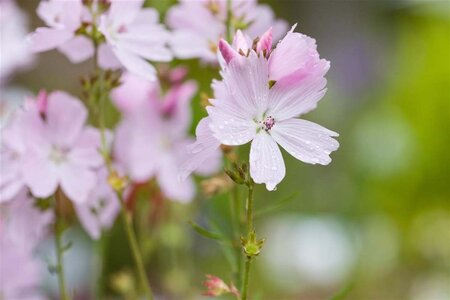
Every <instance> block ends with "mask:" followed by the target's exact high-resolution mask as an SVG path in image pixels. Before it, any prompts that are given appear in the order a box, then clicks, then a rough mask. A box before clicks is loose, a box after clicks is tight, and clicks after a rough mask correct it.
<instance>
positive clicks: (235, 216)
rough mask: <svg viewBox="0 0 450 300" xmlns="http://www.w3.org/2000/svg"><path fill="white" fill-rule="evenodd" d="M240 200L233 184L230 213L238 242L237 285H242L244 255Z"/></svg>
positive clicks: (235, 276) (234, 236)
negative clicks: (241, 235)
mask: <svg viewBox="0 0 450 300" xmlns="http://www.w3.org/2000/svg"><path fill="white" fill-rule="evenodd" d="M240 212H241V210H240V201H239V193H238V189H237V186H233V189H232V192H231V199H230V213H231V225H232V230H233V239H234V240H235V241H236V243H237V244H235V245H234V248H235V257H236V266H235V269H234V270H233V273H234V279H235V280H236V281H235V282H236V285H237V286H240V285H241V278H242V256H241V247H240V245H239V243H238V241H239V232H240V227H241V226H240Z"/></svg>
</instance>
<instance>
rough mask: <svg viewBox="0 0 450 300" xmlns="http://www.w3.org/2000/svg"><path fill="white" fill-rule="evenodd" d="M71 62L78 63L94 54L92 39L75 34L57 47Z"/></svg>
mask: <svg viewBox="0 0 450 300" xmlns="http://www.w3.org/2000/svg"><path fill="white" fill-rule="evenodd" d="M58 50H59V51H61V52H62V53H64V54H65V55H66V56H67V57H68V58H69V60H70V62H72V63H75V64H76V63H80V62H82V61H85V60H86V59H88V58H89V57H91V56H92V55H94V45H93V44H92V41H91V40H89V39H88V38H86V37H84V36H76V37H74V38H73V39H71V40H69V41H68V42H66V43H64V44H62V45H61V46H59V47H58Z"/></svg>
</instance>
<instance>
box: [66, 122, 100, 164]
mask: <svg viewBox="0 0 450 300" xmlns="http://www.w3.org/2000/svg"><path fill="white" fill-rule="evenodd" d="M100 140H101V139H100V132H99V131H98V130H97V129H95V128H93V127H88V128H86V129H84V130H83V132H82V133H81V134H80V137H79V138H78V139H77V140H76V142H75V145H74V146H73V148H72V150H71V151H70V152H69V154H68V159H69V161H70V162H73V163H76V164H78V165H81V166H86V167H93V168H96V167H99V166H100V165H101V164H102V162H103V158H102V156H101V154H100V143H101V142H100Z"/></svg>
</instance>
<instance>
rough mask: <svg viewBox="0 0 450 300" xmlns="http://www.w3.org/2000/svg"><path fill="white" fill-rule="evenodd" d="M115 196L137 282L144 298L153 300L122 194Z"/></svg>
mask: <svg viewBox="0 0 450 300" xmlns="http://www.w3.org/2000/svg"><path fill="white" fill-rule="evenodd" d="M117 196H118V198H119V201H120V206H121V213H122V219H123V225H124V227H125V232H126V234H127V237H128V242H129V243H130V248H131V252H132V254H133V259H134V263H135V264H136V268H137V271H138V276H139V280H140V282H141V285H142V288H143V289H144V292H145V296H146V298H147V299H148V300H153V295H152V291H151V289H150V286H149V284H148V278H147V274H146V273H145V268H144V262H143V260H142V255H141V252H140V250H139V246H138V242H137V239H136V234H135V232H134V230H133V226H132V224H131V219H130V217H129V216H128V213H127V209H126V207H125V203H124V201H123V197H122V193H120V192H119V193H117Z"/></svg>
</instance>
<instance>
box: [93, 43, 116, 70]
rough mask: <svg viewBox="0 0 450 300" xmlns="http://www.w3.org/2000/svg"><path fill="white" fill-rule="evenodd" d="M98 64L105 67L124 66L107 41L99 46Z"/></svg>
mask: <svg viewBox="0 0 450 300" xmlns="http://www.w3.org/2000/svg"><path fill="white" fill-rule="evenodd" d="M98 64H99V66H100V67H101V68H103V69H119V68H120V67H122V64H121V63H120V61H119V60H118V59H117V57H116V55H115V54H114V52H113V50H112V47H111V46H110V45H108V44H106V43H105V44H101V45H100V46H99V47H98Z"/></svg>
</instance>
